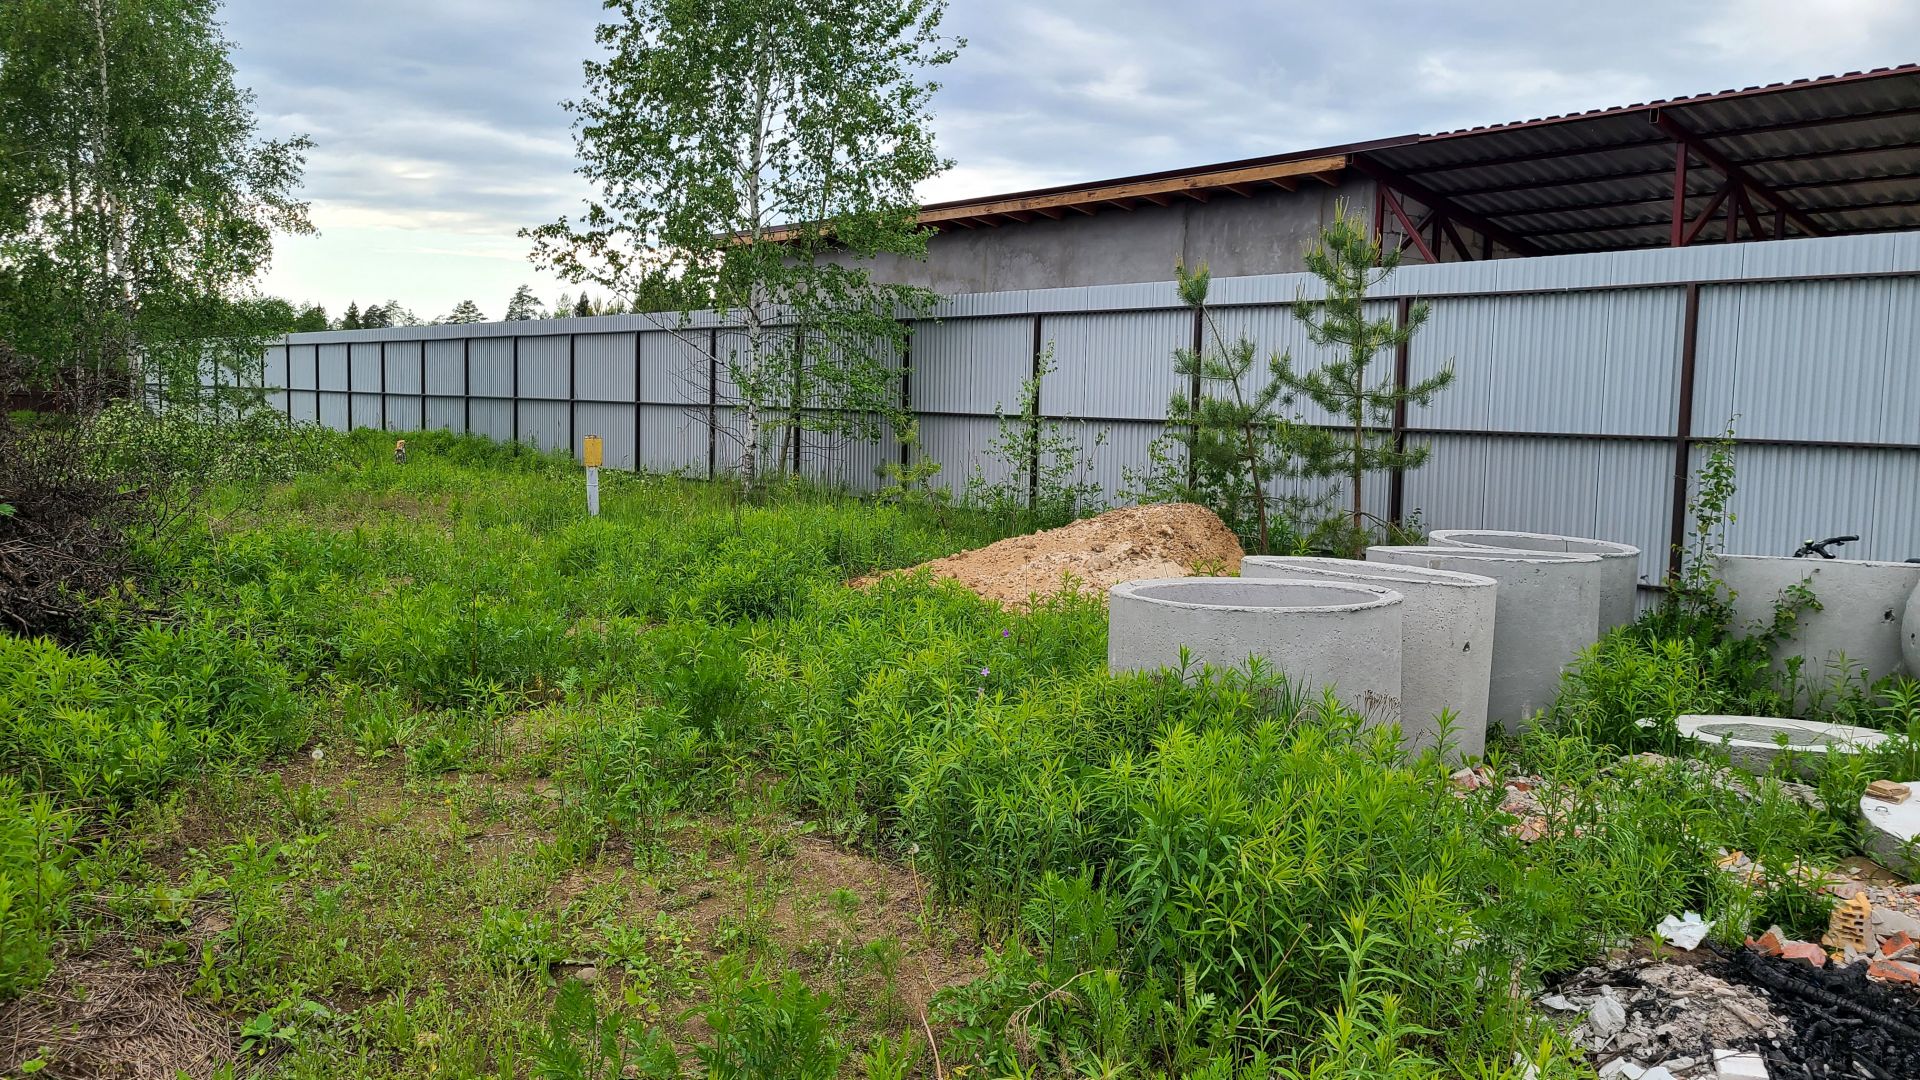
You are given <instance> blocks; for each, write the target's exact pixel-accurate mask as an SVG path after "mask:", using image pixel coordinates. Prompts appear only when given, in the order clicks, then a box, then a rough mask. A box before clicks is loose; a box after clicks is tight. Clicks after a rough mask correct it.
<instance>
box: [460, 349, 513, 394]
mask: <svg viewBox="0 0 1920 1080" xmlns="http://www.w3.org/2000/svg"><path fill="white" fill-rule="evenodd" d="M513 346H514V343H513V339H512V338H498V337H495V338H473V339H472V340H470V341H468V342H467V393H469V394H471V395H473V396H474V397H476V398H482V397H490V398H511V397H513Z"/></svg>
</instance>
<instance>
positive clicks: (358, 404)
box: [347, 393, 386, 431]
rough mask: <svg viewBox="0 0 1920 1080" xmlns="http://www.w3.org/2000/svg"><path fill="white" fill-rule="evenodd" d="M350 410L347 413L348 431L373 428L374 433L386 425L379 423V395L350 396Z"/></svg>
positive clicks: (357, 394)
mask: <svg viewBox="0 0 1920 1080" xmlns="http://www.w3.org/2000/svg"><path fill="white" fill-rule="evenodd" d="M349 396H350V397H351V399H352V400H351V402H350V405H351V408H350V410H349V412H348V416H347V419H348V425H347V427H348V430H353V429H354V428H373V429H375V430H376V431H377V430H379V429H380V428H383V427H385V426H386V425H385V424H383V423H382V422H381V412H380V395H379V394H359V393H356V394H352V395H349Z"/></svg>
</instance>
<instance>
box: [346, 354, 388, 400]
mask: <svg viewBox="0 0 1920 1080" xmlns="http://www.w3.org/2000/svg"><path fill="white" fill-rule="evenodd" d="M347 363H348V365H349V371H348V387H349V389H351V390H353V392H354V393H356V394H364V393H366V392H367V391H369V390H378V389H379V388H380V379H381V367H380V342H377V341H369V342H364V343H363V342H355V343H354V344H352V345H350V346H348V360H347Z"/></svg>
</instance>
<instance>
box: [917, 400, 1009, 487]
mask: <svg viewBox="0 0 1920 1080" xmlns="http://www.w3.org/2000/svg"><path fill="white" fill-rule="evenodd" d="M997 431H998V425H997V424H996V423H995V422H994V420H993V418H992V417H984V418H982V417H977V416H923V417H921V418H920V452H921V453H922V454H923V455H925V456H926V457H928V458H931V459H932V460H934V461H937V462H939V463H940V473H939V475H938V476H936V477H934V480H933V482H934V484H935V485H936V486H938V487H941V488H944V489H946V490H948V491H951V492H953V493H955V494H959V493H961V492H964V491H966V490H967V487H968V485H969V483H970V477H972V475H973V474H974V473H975V472H976V471H977V472H978V473H979V474H980V479H981V481H982V482H983V483H987V484H998V483H1003V482H1005V481H1006V479H1007V477H1008V475H1009V474H1010V473H1011V472H1012V469H1011V468H1010V467H1009V466H1008V464H1007V463H1006V461H1004V460H1003V459H1001V458H998V457H994V456H991V455H989V454H988V453H987V448H988V446H989V444H990V443H991V441H992V440H993V438H994V436H995V434H996V433H997Z"/></svg>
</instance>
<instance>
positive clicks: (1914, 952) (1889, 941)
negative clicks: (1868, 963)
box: [1880, 930, 1920, 960]
mask: <svg viewBox="0 0 1920 1080" xmlns="http://www.w3.org/2000/svg"><path fill="white" fill-rule="evenodd" d="M1916 958H1920V942H1915V941H1914V940H1913V935H1911V934H1909V933H1907V932H1906V931H1905V930H1896V931H1894V932H1893V933H1891V934H1888V935H1887V936H1886V937H1885V938H1883V939H1881V941H1880V959H1882V960H1913V959H1916Z"/></svg>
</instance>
